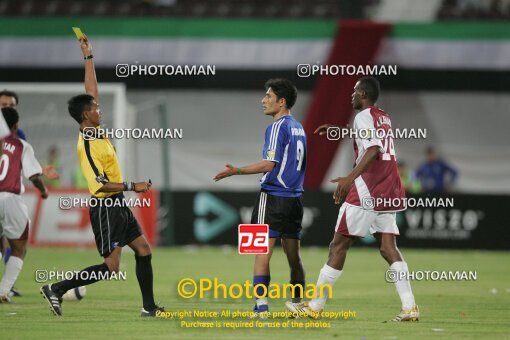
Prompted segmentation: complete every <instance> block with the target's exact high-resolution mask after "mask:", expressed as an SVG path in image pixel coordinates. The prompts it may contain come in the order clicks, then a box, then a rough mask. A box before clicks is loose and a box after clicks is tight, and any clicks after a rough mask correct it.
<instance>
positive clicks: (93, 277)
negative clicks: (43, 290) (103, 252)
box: [51, 263, 109, 295]
mask: <svg viewBox="0 0 510 340" xmlns="http://www.w3.org/2000/svg"><path fill="white" fill-rule="evenodd" d="M108 272H109V270H108V266H107V265H106V263H101V264H96V265H95V266H90V267H87V268H85V269H83V270H81V271H80V272H79V273H76V274H75V275H74V277H73V278H72V279H71V280H64V281H60V282H57V283H53V284H52V285H51V290H52V291H54V292H55V293H57V294H60V295H64V294H65V293H66V292H67V291H68V290H69V289H73V288H76V287H80V286H86V285H89V284H91V283H94V282H97V281H99V279H100V278H102V277H105V273H108ZM92 273H94V274H92ZM100 273H101V274H100ZM84 279H86V280H84Z"/></svg>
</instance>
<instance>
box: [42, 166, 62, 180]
mask: <svg viewBox="0 0 510 340" xmlns="http://www.w3.org/2000/svg"><path fill="white" fill-rule="evenodd" d="M43 175H44V176H46V178H48V179H59V178H60V174H59V173H58V171H57V169H55V167H54V166H53V165H45V166H43Z"/></svg>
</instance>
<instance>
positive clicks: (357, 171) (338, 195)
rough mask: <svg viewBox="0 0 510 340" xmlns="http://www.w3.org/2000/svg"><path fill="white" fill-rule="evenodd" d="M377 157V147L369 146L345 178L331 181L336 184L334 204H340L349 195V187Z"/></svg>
mask: <svg viewBox="0 0 510 340" xmlns="http://www.w3.org/2000/svg"><path fill="white" fill-rule="evenodd" d="M378 155H379V147H378V146H371V147H369V148H368V149H367V151H366V152H365V154H364V155H363V157H362V158H361V160H360V162H359V163H358V164H357V165H356V166H355V167H354V169H352V171H351V173H350V174H349V175H348V176H347V177H338V178H335V179H332V180H331V183H337V186H336V190H335V192H334V193H333V199H334V200H335V204H340V202H342V201H343V200H344V198H345V197H346V196H347V194H348V193H349V190H350V189H351V185H352V183H353V182H354V180H355V179H356V178H358V177H359V176H360V175H361V174H362V173H363V172H364V171H365V170H366V169H367V168H368V167H369V166H370V164H372V162H373V161H375V159H376V158H377V156H378Z"/></svg>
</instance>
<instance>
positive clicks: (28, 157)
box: [20, 139, 42, 179]
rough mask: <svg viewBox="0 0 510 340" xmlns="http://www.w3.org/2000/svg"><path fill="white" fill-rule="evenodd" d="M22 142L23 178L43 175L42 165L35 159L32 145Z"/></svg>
mask: <svg viewBox="0 0 510 340" xmlns="http://www.w3.org/2000/svg"><path fill="white" fill-rule="evenodd" d="M20 140H21V139H20ZM21 142H22V143H23V155H22V156H21V165H22V167H23V176H25V177H26V178H28V179H29V178H30V177H32V176H33V175H37V174H42V168H41V164H39V161H37V158H35V155H34V149H33V148H32V145H30V144H28V143H27V142H25V141H24V140H21Z"/></svg>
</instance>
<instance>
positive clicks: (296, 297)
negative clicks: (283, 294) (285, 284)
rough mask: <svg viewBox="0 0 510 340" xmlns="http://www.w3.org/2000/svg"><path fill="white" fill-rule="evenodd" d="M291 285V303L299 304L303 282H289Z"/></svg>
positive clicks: (303, 286)
mask: <svg viewBox="0 0 510 340" xmlns="http://www.w3.org/2000/svg"><path fill="white" fill-rule="evenodd" d="M290 284H291V285H294V287H292V295H291V296H292V302H294V303H299V302H301V299H302V298H303V293H304V290H305V281H297V280H291V281H290Z"/></svg>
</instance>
